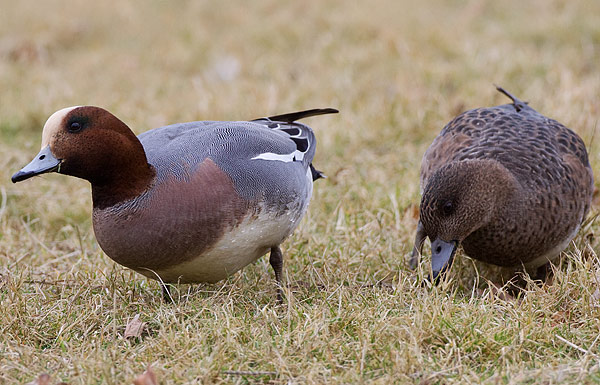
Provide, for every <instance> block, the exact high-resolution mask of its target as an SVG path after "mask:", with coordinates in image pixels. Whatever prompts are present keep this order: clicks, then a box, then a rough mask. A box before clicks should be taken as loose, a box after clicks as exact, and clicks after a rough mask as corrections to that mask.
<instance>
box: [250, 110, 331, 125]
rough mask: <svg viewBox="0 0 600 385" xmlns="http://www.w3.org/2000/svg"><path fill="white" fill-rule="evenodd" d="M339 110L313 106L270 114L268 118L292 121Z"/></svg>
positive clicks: (276, 120) (277, 120)
mask: <svg viewBox="0 0 600 385" xmlns="http://www.w3.org/2000/svg"><path fill="white" fill-rule="evenodd" d="M338 112H339V111H338V110H336V109H335V108H313V109H312V110H305V111H298V112H290V113H288V114H281V115H274V116H269V117H268V118H267V119H269V120H272V121H274V122H286V123H292V122H295V121H297V120H300V119H304V118H308V117H310V116H317V115H326V114H337V113H338ZM257 120H260V119H257Z"/></svg>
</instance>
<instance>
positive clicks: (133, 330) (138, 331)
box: [124, 314, 146, 338]
mask: <svg viewBox="0 0 600 385" xmlns="http://www.w3.org/2000/svg"><path fill="white" fill-rule="evenodd" d="M144 326H146V323H145V322H142V321H140V315H139V314H136V315H135V316H133V319H132V320H131V321H129V322H128V323H127V326H126V327H125V335H124V337H125V338H129V337H134V338H139V337H140V336H141V335H142V332H143V331H144Z"/></svg>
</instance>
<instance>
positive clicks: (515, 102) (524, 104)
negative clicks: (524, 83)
mask: <svg viewBox="0 0 600 385" xmlns="http://www.w3.org/2000/svg"><path fill="white" fill-rule="evenodd" d="M494 86H495V87H496V89H497V90H498V91H499V92H501V93H503V94H504V95H506V96H508V97H509V98H510V100H512V102H513V106H515V110H517V112H520V111H521V110H522V109H524V108H525V107H527V104H528V103H527V102H524V101H522V100H521V99H519V98H517V97H516V96H514V95H513V94H511V93H510V92H508V91H506V90H505V89H504V88H502V87H500V86H498V85H496V84H494Z"/></svg>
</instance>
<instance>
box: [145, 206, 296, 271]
mask: <svg viewBox="0 0 600 385" xmlns="http://www.w3.org/2000/svg"><path fill="white" fill-rule="evenodd" d="M304 211H305V210H302V212H301V213H297V212H296V213H293V212H287V213H285V214H283V215H282V214H281V213H280V214H279V215H275V214H272V215H269V214H268V213H267V214H264V211H263V214H261V215H259V216H254V215H252V216H249V217H246V218H245V219H244V220H243V221H242V223H240V224H239V226H236V227H235V228H233V229H232V230H231V231H230V232H228V233H226V234H225V235H224V236H223V237H222V238H221V239H220V240H219V241H218V242H217V243H216V244H215V245H214V246H213V247H211V248H210V249H209V250H207V251H206V252H204V253H202V255H199V256H198V257H196V258H194V259H192V260H189V261H186V262H183V263H180V264H178V265H175V266H170V267H168V268H165V269H162V270H159V271H154V272H153V271H148V270H142V269H140V270H137V271H138V272H139V273H141V274H143V275H145V276H147V277H149V278H154V279H156V278H157V276H156V275H158V276H160V278H161V279H162V280H163V281H164V282H172V283H176V282H179V283H198V282H208V283H213V282H217V281H220V280H222V279H224V278H226V277H227V276H229V275H231V274H233V273H235V272H236V271H238V270H240V269H241V268H243V267H245V266H247V265H249V264H250V263H252V262H254V261H256V260H257V259H258V258H260V257H261V256H263V255H265V254H266V253H267V252H268V251H269V250H270V249H271V247H273V246H277V245H279V244H280V243H281V242H283V240H285V238H287V237H288V236H289V235H290V234H291V233H292V231H293V230H294V229H295V228H296V226H297V225H298V223H299V222H300V219H302V216H303V214H304Z"/></svg>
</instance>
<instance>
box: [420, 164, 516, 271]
mask: <svg viewBox="0 0 600 385" xmlns="http://www.w3.org/2000/svg"><path fill="white" fill-rule="evenodd" d="M516 183H517V182H516V180H515V179H514V177H513V176H512V175H511V174H510V173H509V172H508V170H506V168H505V167H504V166H502V165H501V164H500V163H498V162H497V161H493V160H465V161H458V162H451V163H449V164H447V165H445V166H443V167H441V168H440V169H438V170H437V171H436V172H435V173H433V174H432V176H431V177H430V178H429V180H428V181H427V184H426V186H425V190H424V191H423V197H422V199H421V205H420V220H421V222H422V223H423V227H424V228H425V231H426V234H427V236H428V237H429V239H430V241H431V253H432V255H431V270H432V274H433V279H437V278H438V276H439V275H440V274H443V273H444V272H445V271H446V270H447V269H448V268H449V267H450V265H451V264H452V261H453V258H454V254H455V253H456V250H457V248H458V246H459V245H460V244H461V242H462V241H463V240H465V239H466V238H467V237H468V236H469V235H471V234H472V233H473V232H475V231H477V230H478V229H481V228H483V227H484V226H486V225H487V224H489V223H490V222H491V221H493V220H494V218H495V217H496V216H497V215H498V214H499V212H501V210H502V208H503V207H504V206H506V203H507V200H508V199H511V198H510V197H511V196H512V194H513V193H514V191H515V189H516V188H517V185H516Z"/></svg>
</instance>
